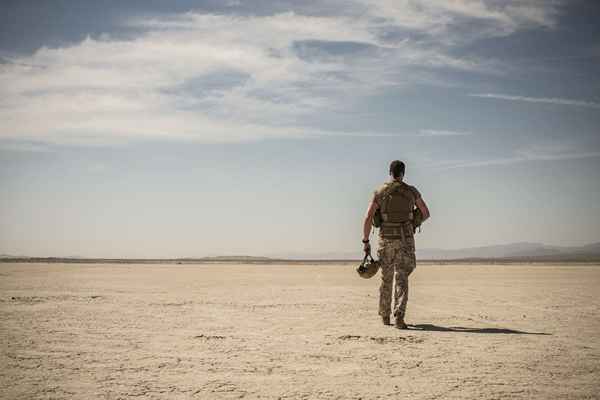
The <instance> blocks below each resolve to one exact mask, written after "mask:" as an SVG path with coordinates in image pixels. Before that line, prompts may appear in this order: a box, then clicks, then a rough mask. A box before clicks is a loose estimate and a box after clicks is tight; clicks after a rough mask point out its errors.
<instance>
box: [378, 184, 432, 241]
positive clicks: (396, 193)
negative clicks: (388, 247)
mask: <svg viewBox="0 0 600 400" xmlns="http://www.w3.org/2000/svg"><path fill="white" fill-rule="evenodd" d="M415 201H416V198H415V194H414V193H413V191H412V190H411V189H410V187H409V186H408V185H407V184H405V183H404V182H393V183H391V184H390V185H389V186H388V187H386V188H385V189H384V192H383V193H382V196H381V204H380V206H379V210H378V211H379V214H380V215H379V216H377V213H376V215H375V217H374V218H373V221H374V223H375V220H376V219H377V223H378V224H379V228H380V231H379V232H380V234H381V237H383V238H384V239H402V238H404V235H405V234H407V233H408V232H406V229H407V228H408V227H409V226H411V224H412V222H413V219H414V216H415ZM419 214H420V212H419ZM420 219H421V220H422V215H421V218H420ZM419 222H421V221H419ZM419 225H420V223H419ZM375 226H377V225H375ZM413 228H414V225H413ZM411 233H414V231H413V232H411Z"/></svg>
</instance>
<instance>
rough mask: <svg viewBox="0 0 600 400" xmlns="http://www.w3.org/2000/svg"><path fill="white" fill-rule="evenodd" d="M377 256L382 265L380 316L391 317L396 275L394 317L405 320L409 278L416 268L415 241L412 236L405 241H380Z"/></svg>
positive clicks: (404, 239)
mask: <svg viewBox="0 0 600 400" xmlns="http://www.w3.org/2000/svg"><path fill="white" fill-rule="evenodd" d="M377 256H378V258H379V261H380V263H381V264H380V265H381V286H380V287H379V315H381V316H389V315H390V314H391V311H392V310H391V308H392V286H393V283H394V273H395V275H396V285H395V290H394V313H393V314H394V316H395V317H397V318H404V315H405V313H406V303H407V301H408V276H409V275H410V274H411V272H413V270H414V269H415V267H416V259H415V241H414V238H413V236H412V234H411V235H406V237H404V238H403V239H383V238H380V239H379V250H378V252H377Z"/></svg>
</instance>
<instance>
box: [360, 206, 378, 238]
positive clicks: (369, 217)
mask: <svg viewBox="0 0 600 400" xmlns="http://www.w3.org/2000/svg"><path fill="white" fill-rule="evenodd" d="M378 208H379V205H378V204H377V203H376V202H375V200H371V204H369V208H368V209H367V213H366V214H365V220H364V222H363V242H364V241H365V240H369V235H370V234H371V225H372V223H373V215H375V211H377V209H378Z"/></svg>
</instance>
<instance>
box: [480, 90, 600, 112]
mask: <svg viewBox="0 0 600 400" xmlns="http://www.w3.org/2000/svg"><path fill="white" fill-rule="evenodd" d="M469 96H471V97H481V98H486V99H498V100H509V101H525V102H529V103H547V104H557V105H565V106H575V107H591V108H600V103H596V102H593V101H586V100H575V99H564V98H558V97H527V96H509V95H506V94H497V93H476V94H470V95H469Z"/></svg>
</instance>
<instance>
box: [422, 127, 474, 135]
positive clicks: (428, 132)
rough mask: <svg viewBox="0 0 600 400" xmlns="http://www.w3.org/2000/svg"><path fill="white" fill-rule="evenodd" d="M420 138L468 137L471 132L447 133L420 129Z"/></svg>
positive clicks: (445, 131)
mask: <svg viewBox="0 0 600 400" xmlns="http://www.w3.org/2000/svg"><path fill="white" fill-rule="evenodd" d="M419 135H420V136H468V135H471V132H464V131H447V130H437V129H422V130H420V131H419Z"/></svg>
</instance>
